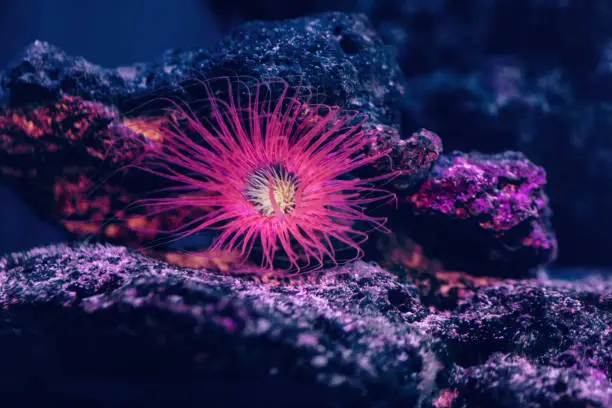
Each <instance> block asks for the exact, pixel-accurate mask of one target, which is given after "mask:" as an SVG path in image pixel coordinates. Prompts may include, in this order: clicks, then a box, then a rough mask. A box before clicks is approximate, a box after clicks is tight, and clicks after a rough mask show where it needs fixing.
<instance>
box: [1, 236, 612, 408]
mask: <svg viewBox="0 0 612 408" xmlns="http://www.w3.org/2000/svg"><path fill="white" fill-rule="evenodd" d="M580 273H582V271H578V272H577V274H578V275H579V274H580ZM574 275H575V274H574ZM570 276H573V275H572V274H570ZM423 295H424V294H422V293H419V291H418V290H417V288H416V287H415V286H413V285H411V284H409V283H405V282H402V281H400V279H399V278H398V277H397V276H396V275H393V274H391V273H390V272H388V271H386V270H383V269H381V268H379V267H377V266H374V265H370V264H366V263H364V262H357V263H353V264H349V265H346V266H343V267H340V268H338V269H330V270H324V271H322V274H321V275H320V276H319V278H318V279H316V280H309V279H302V280H300V281H294V282H291V283H287V284H271V283H261V282H257V281H254V280H251V279H246V278H245V277H238V276H221V275H218V274H212V273H208V272H206V271H202V270H200V271H195V270H188V269H180V268H175V267H172V266H170V265H168V264H164V263H162V262H158V261H155V260H152V259H149V258H146V257H144V256H141V255H138V254H136V253H134V252H132V251H129V250H127V249H124V248H120V247H113V246H103V245H87V244H83V245H80V246H79V245H76V246H72V247H70V246H64V245H62V246H54V247H47V248H39V249H35V250H32V251H29V252H26V253H21V254H13V255H9V256H6V257H3V258H0V308H1V312H0V313H2V319H1V320H0V358H1V359H2V365H1V366H0V377H1V378H3V379H4V381H2V383H1V384H0V394H1V395H3V401H4V402H5V403H9V402H11V401H13V400H14V401H18V402H20V403H21V405H22V406H23V405H30V406H33V405H36V404H37V403H40V402H41V401H44V402H45V403H46V404H56V403H64V404H67V405H74V404H75V403H77V402H78V403H80V404H81V405H82V406H92V405H93V404H94V403H95V406H97V407H113V406H125V405H130V404H131V405H132V406H144V405H147V404H153V405H159V404H170V403H171V404H178V405H180V406H193V405H194V401H197V402H198V404H200V405H202V404H204V405H207V406H226V407H234V406H244V405H245V404H249V405H255V406H266V407H285V406H292V407H313V406H334V407H372V406H377V407H398V408H399V407H407V406H420V407H425V408H427V407H429V408H467V407H488V406H498V407H508V408H510V407H515V406H517V404H518V406H526V407H553V406H562V405H563V404H565V405H563V406H581V407H584V406H589V407H598V408H606V407H609V406H610V402H611V401H612V335H611V334H612V280H610V278H608V279H605V278H603V277H602V275H592V276H591V277H589V278H583V279H582V280H577V281H576V280H574V281H569V280H567V281H562V280H550V279H544V278H542V280H541V281H535V280H531V281H519V282H516V281H511V280H498V281H491V282H490V283H482V284H481V286H480V287H476V288H474V290H472V291H468V292H464V294H463V295H462V296H463V298H462V299H461V301H460V302H457V303H456V304H455V306H452V307H450V308H449V307H448V305H446V306H445V307H444V309H439V308H438V307H437V305H436V303H435V302H434V303H431V299H433V298H432V297H431V296H430V297H429V299H430V301H429V302H428V307H425V306H424V305H423V303H422V301H421V297H422V296H423ZM32 404H33V405H32ZM559 404H561V405H559Z"/></svg>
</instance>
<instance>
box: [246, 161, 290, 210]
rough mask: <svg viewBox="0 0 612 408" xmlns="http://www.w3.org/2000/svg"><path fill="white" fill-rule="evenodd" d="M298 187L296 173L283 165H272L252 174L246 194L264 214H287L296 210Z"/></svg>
mask: <svg viewBox="0 0 612 408" xmlns="http://www.w3.org/2000/svg"><path fill="white" fill-rule="evenodd" d="M297 189H298V180H297V178H296V177H295V175H293V174H292V173H290V172H288V171H287V170H285V169H284V168H283V167H282V166H271V167H268V168H261V169H259V170H257V171H255V172H254V173H253V174H251V176H250V177H249V178H248V180H247V186H246V191H245V196H246V198H247V200H249V202H251V204H253V206H255V209H256V210H257V211H259V212H260V213H261V214H263V215H266V216H272V215H286V214H290V213H291V212H293V210H295V203H296V196H297Z"/></svg>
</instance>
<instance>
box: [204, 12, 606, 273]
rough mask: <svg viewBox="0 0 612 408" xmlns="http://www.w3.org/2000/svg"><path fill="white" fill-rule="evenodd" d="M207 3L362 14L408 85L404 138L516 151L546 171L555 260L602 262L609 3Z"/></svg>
mask: <svg viewBox="0 0 612 408" xmlns="http://www.w3.org/2000/svg"><path fill="white" fill-rule="evenodd" d="M214 3H215V4H217V6H218V10H219V12H220V13H221V14H222V13H227V12H228V11H233V12H234V14H233V15H232V16H233V17H234V18H235V17H236V14H237V13H235V10H240V11H241V13H242V17H243V18H247V19H250V18H285V17H289V16H292V15H294V13H302V14H304V13H312V12H322V11H325V10H329V9H334V10H343V11H360V12H363V13H365V14H366V15H368V16H369V17H370V19H371V20H372V22H373V25H374V27H375V28H376V29H377V31H378V32H379V34H380V35H381V37H382V38H383V40H384V41H385V43H387V44H391V45H393V46H394V47H395V48H396V50H397V54H398V59H399V61H400V65H401V67H402V70H403V72H404V74H405V75H406V77H407V79H408V82H407V83H406V87H405V89H406V92H405V96H406V98H405V109H404V114H403V122H404V125H405V127H406V130H405V131H404V133H409V132H412V131H413V129H414V128H415V127H417V128H420V127H425V128H427V129H430V130H432V131H434V132H436V133H438V134H440V135H441V136H442V137H443V139H444V142H445V147H446V148H447V149H448V150H455V149H457V150H462V151H469V150H479V151H483V152H486V153H497V152H500V151H504V150H518V151H521V152H523V153H525V155H526V156H527V157H528V158H529V159H530V160H533V161H534V162H535V163H537V164H538V165H541V166H543V167H544V168H545V169H546V171H547V172H548V180H549V188H548V192H549V195H550V198H551V201H552V203H553V204H552V206H553V210H554V211H555V222H554V224H555V229H556V230H557V232H558V236H559V241H560V247H561V249H562V250H561V251H560V258H559V262H560V263H563V264H574V265H581V264H599V265H612V255H611V254H612V240H609V239H601V238H602V237H606V236H608V234H609V231H610V230H611V229H612V216H610V215H609V214H610V212H609V210H608V209H609V208H610V207H611V206H612V195H611V194H609V187H608V186H609V185H610V183H612V166H611V159H610V157H612V155H611V154H610V152H611V150H612V142H611V140H612V139H611V138H610V137H608V135H609V134H610V133H611V132H612V122H611V121H610V119H609V118H610V104H609V100H610V91H611V90H612V75H611V72H612V71H611V69H610V67H611V64H610V61H611V59H610V55H612V53H611V51H610V50H611V46H610V44H611V40H612V26H611V25H610V23H609V22H610V19H611V16H612V9H611V7H610V3H609V2H607V1H605V0H593V1H588V2H584V1H581V0H568V1H555V0H552V1H547V0H542V1H539V0H538V1H533V0H516V1H514V0H495V1H489V0H473V1H465V2H461V3H457V2H453V1H450V0H440V1H423V0H402V1H373V0H372V1H360V2H346V1H343V0H336V1H334V2H332V3H331V4H330V3H328V2H318V1H317V2H303V3H300V4H299V5H296V6H293V7H287V6H286V5H284V2H282V1H278V0H265V1H259V2H257V3H251V2H248V1H244V0H233V1H222V2H221V1H219V2H214ZM246 3H249V4H246ZM236 5H238V6H236ZM517 27H520V30H517Z"/></svg>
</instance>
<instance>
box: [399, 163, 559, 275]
mask: <svg viewBox="0 0 612 408" xmlns="http://www.w3.org/2000/svg"><path fill="white" fill-rule="evenodd" d="M545 184H546V173H545V172H544V170H543V169H542V168H540V167H537V166H535V165H534V164H533V163H531V162H530V161H529V160H527V158H526V157H525V156H524V155H522V154H520V153H515V152H506V153H503V154H497V155H483V154H475V153H474V154H465V153H460V152H455V153H453V154H450V155H448V156H444V157H443V158H442V159H441V160H440V161H439V162H438V163H437V164H436V166H435V167H434V169H433V171H432V174H431V175H430V177H429V178H428V179H427V180H426V181H425V183H423V184H422V185H421V186H420V188H419V189H418V191H417V192H415V193H414V194H411V195H410V196H408V197H407V202H408V203H409V206H410V208H411V211H403V213H407V212H408V213H410V214H411V215H413V216H407V217H406V218H405V219H404V221H403V222H402V223H401V224H402V225H405V227H406V228H407V229H408V230H409V231H410V235H411V236H412V238H413V239H414V240H416V241H417V242H419V243H420V244H421V245H423V247H424V248H426V249H427V251H428V252H429V253H430V254H432V255H434V256H436V257H437V258H439V259H440V260H441V261H442V262H443V263H444V265H445V266H446V267H447V268H450V269H456V270H466V271H470V272H471V273H480V274H485V275H491V274H492V273H491V271H495V273H494V274H495V275H502V276H513V275H514V276H524V275H526V274H528V273H529V271H530V270H533V269H535V268H537V267H538V266H539V265H542V264H546V263H548V262H549V261H551V260H552V259H554V257H555V256H556V241H555V237H554V233H553V232H552V228H551V226H550V221H549V217H550V209H549V207H548V198H547V196H546V195H545V194H544V191H543V188H544V185H545Z"/></svg>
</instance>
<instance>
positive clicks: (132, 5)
mask: <svg viewBox="0 0 612 408" xmlns="http://www.w3.org/2000/svg"><path fill="white" fill-rule="evenodd" d="M179 5H180V7H179ZM219 36H220V34H219V29H218V27H217V25H216V23H215V21H214V20H213V18H212V16H211V13H210V11H209V9H208V7H207V4H206V2H203V1H201V0H179V1H167V0H104V1H91V0H0V39H2V40H1V41H0V67H1V68H4V67H5V66H6V65H7V64H9V63H10V62H11V61H12V60H13V59H15V58H17V57H18V56H19V53H20V52H21V50H23V48H24V47H25V46H27V45H28V44H29V43H31V42H33V41H34V40H43V41H47V42H49V43H51V44H53V45H56V46H58V47H60V48H61V49H63V50H65V51H66V52H67V53H69V54H71V55H82V56H83V57H85V58H87V59H88V60H89V61H91V62H92V63H95V64H99V65H102V66H106V67H114V66H118V65H129V64H132V63H134V62H138V61H149V60H151V59H153V58H155V57H156V56H157V55H159V54H161V53H162V52H163V51H164V50H166V49H168V48H183V47H193V46H203V47H209V46H211V45H212V44H214V43H215V42H216V41H217V40H218V38H219ZM65 238H66V235H65V233H64V232H63V231H61V230H59V229H57V228H55V227H53V226H51V225H48V224H46V223H44V222H42V221H40V220H39V219H38V218H37V217H36V215H35V214H34V213H33V212H32V211H31V210H29V209H28V208H27V207H26V205H25V203H24V202H23V201H22V200H20V199H19V198H18V197H16V196H15V195H14V194H13V193H12V192H11V191H10V190H9V189H8V188H6V187H4V186H0V254H2V253H6V252H12V251H18V250H22V249H27V248H31V247H33V246H37V245H43V244H47V243H49V242H57V241H61V240H63V239H65Z"/></svg>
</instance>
